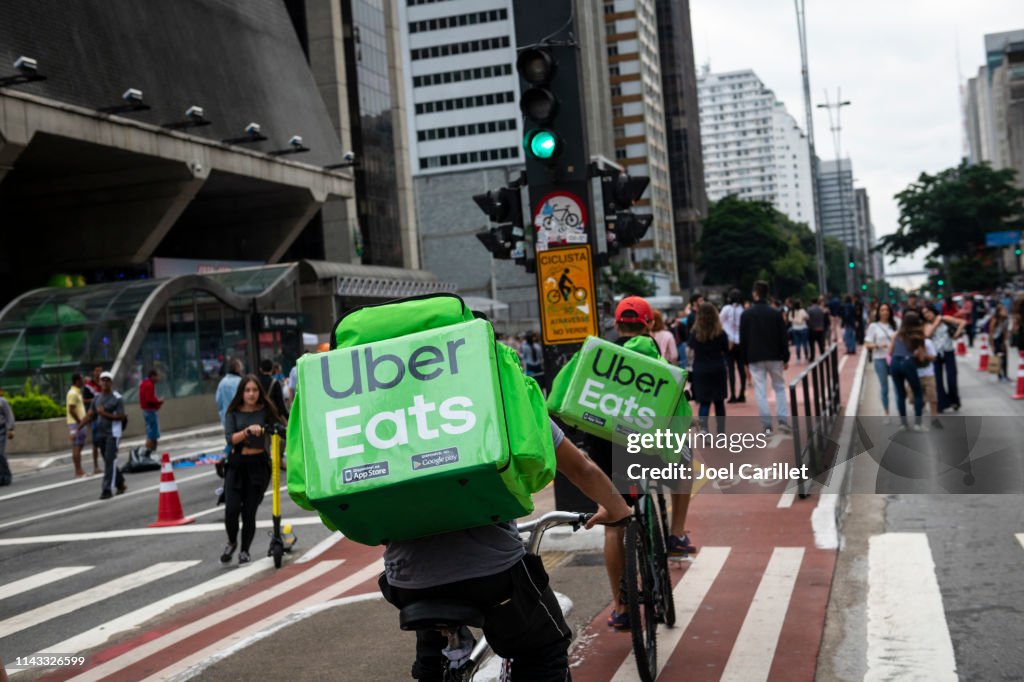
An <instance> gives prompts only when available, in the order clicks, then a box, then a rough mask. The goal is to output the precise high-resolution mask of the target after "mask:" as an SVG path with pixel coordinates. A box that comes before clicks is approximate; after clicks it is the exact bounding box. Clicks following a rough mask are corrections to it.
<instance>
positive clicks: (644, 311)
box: [615, 296, 654, 323]
mask: <svg viewBox="0 0 1024 682" xmlns="http://www.w3.org/2000/svg"><path fill="white" fill-rule="evenodd" d="M615 321H616V322H637V321H639V322H644V323H648V322H652V321H654V313H653V312H651V304H650V303H648V302H647V301H646V300H644V299H643V298H641V297H639V296H627V297H626V298H624V299H622V300H621V301H619V305H617V306H616V307H615Z"/></svg>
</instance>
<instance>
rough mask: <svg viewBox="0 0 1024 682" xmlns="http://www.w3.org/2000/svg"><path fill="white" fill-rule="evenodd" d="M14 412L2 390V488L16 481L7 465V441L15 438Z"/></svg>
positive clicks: (0, 450) (0, 390)
mask: <svg viewBox="0 0 1024 682" xmlns="http://www.w3.org/2000/svg"><path fill="white" fill-rule="evenodd" d="M14 426H15V420H14V410H12V409H11V404H10V403H9V402H7V398H5V397H4V389H2V388H0V486H5V485H10V484H11V481H12V480H14V476H13V475H11V467H10V465H8V464H7V441H9V440H12V439H13V438H14Z"/></svg>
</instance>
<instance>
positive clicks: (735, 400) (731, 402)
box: [725, 397, 739, 405]
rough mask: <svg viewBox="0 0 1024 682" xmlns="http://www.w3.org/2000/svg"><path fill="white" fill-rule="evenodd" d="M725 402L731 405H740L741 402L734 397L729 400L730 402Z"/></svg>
mask: <svg viewBox="0 0 1024 682" xmlns="http://www.w3.org/2000/svg"><path fill="white" fill-rule="evenodd" d="M725 402H726V403H727V404H729V405H733V404H735V403H738V402H739V400H737V399H736V398H735V397H732V398H729V399H728V400H726V401H725Z"/></svg>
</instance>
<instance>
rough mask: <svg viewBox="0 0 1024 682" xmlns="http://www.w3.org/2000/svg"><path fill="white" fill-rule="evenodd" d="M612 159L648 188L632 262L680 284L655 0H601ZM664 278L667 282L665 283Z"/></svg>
mask: <svg viewBox="0 0 1024 682" xmlns="http://www.w3.org/2000/svg"><path fill="white" fill-rule="evenodd" d="M603 6H604V22H605V41H606V43H607V55H608V73H609V81H610V84H611V91H610V92H611V105H612V124H613V126H614V128H613V132H614V136H615V161H616V162H617V163H619V164H620V165H622V166H623V167H624V168H625V170H626V171H627V172H628V173H629V174H631V175H643V176H648V177H649V178H650V179H651V182H650V186H649V187H648V189H647V193H646V194H645V195H644V198H643V199H641V200H640V201H639V202H638V204H637V207H636V211H637V212H639V213H650V214H651V215H652V216H653V217H654V218H653V221H652V222H651V227H650V229H649V230H648V232H647V235H646V236H645V238H644V240H643V241H641V242H640V243H639V244H637V246H636V247H635V248H633V249H632V258H633V264H634V266H636V267H638V268H639V269H640V270H643V271H648V272H649V273H650V276H651V278H652V279H653V280H654V281H655V282H658V281H662V282H663V283H667V285H668V286H669V287H670V288H671V289H676V288H677V287H678V285H679V272H678V269H677V267H676V247H675V224H674V221H673V204H672V188H671V177H670V173H669V156H668V134H667V131H666V129H665V104H664V100H663V97H662V77H661V58H660V49H659V41H658V21H657V16H656V13H655V2H654V0H604V5H603ZM666 278H667V282H666Z"/></svg>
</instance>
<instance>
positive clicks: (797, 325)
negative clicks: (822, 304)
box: [789, 298, 811, 362]
mask: <svg viewBox="0 0 1024 682" xmlns="http://www.w3.org/2000/svg"><path fill="white" fill-rule="evenodd" d="M792 306H793V307H792V309H791V310H790V311H789V328H790V331H791V332H792V334H793V347H794V349H795V352H796V361H797V362H800V351H801V350H803V352H804V353H803V356H804V361H805V362H810V360H811V350H810V348H809V347H808V341H809V340H810V332H809V330H808V326H807V323H808V320H809V318H810V316H809V315H808V313H807V311H806V310H804V308H803V302H802V301H801V300H800V299H799V298H795V299H793V302H792Z"/></svg>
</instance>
